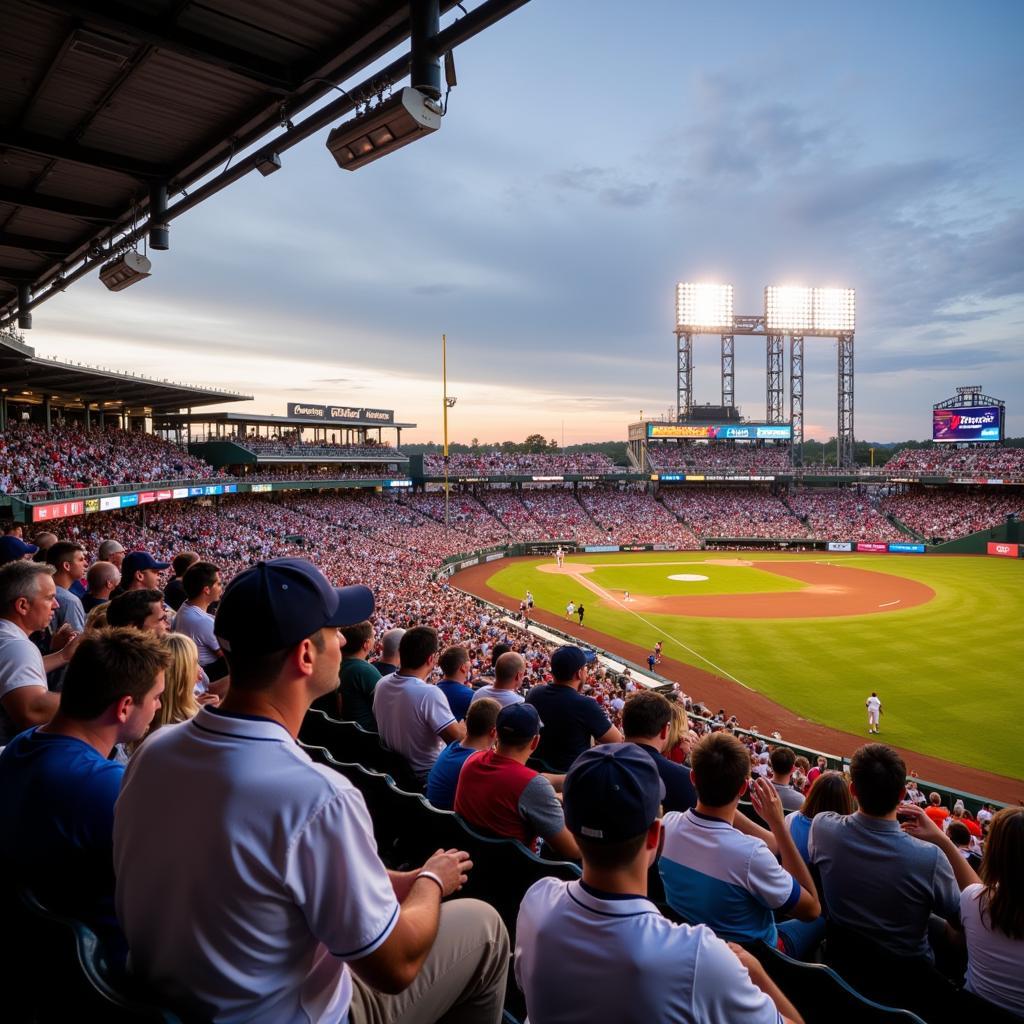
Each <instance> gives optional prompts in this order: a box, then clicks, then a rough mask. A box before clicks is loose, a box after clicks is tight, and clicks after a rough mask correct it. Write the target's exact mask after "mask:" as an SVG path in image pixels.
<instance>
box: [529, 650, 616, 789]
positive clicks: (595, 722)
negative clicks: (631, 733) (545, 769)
mask: <svg viewBox="0 0 1024 1024" xmlns="http://www.w3.org/2000/svg"><path fill="white" fill-rule="evenodd" d="M594 658H595V655H594V652H593V651H583V650H582V649H581V648H579V647H574V646H572V645H571V644H567V645H566V646H564V647H559V648H558V650H556V651H555V652H554V653H553V654H552V655H551V675H552V677H553V679H554V681H553V682H551V683H548V684H547V685H546V686H535V687H534V688H533V689H532V690H530V692H529V694H528V695H527V698H526V702H527V704H532V705H533V706H534V707H535V708H536V709H537V711H538V712H539V714H540V720H541V721H542V722H543V723H544V731H543V732H542V733H541V738H540V744H539V745H538V747H537V757H539V758H540V759H541V760H542V761H543V762H544V763H545V764H548V765H550V766H551V768H552V769H553V770H555V771H561V772H564V771H566V770H567V769H568V768H569V765H571V764H572V763H573V761H575V760H576V758H577V757H578V756H579V755H580V754H581V753H583V751H584V750H586V749H587V748H588V747H589V746H590V742H591V739H593V740H594V741H595V742H597V743H621V742H622V733H620V732H619V730H618V729H616V728H615V726H614V725H612V723H611V721H610V720H609V718H608V716H607V715H606V714H605V713H604V712H603V711H602V710H601V707H600V705H599V704H598V703H597V701H596V700H594V698H593V697H585V696H583V694H581V693H580V692H579V689H580V687H581V686H582V685H583V683H584V682H585V681H586V678H587V673H588V671H589V667H590V664H591V662H593V660H594Z"/></svg>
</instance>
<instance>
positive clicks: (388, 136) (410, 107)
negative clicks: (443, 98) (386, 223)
mask: <svg viewBox="0 0 1024 1024" xmlns="http://www.w3.org/2000/svg"><path fill="white" fill-rule="evenodd" d="M440 127H441V106H440V104H439V103H437V101H436V100H432V99H430V98H429V97H428V96H425V95H424V94H423V93H422V92H420V91H419V90H418V89H413V88H411V87H406V88H405V89H403V90H402V91H401V92H398V93H395V95H394V96H391V97H390V98H389V99H386V100H384V102H383V103H378V104H377V106H375V107H373V108H372V109H370V110H367V111H365V112H364V113H362V114H360V115H359V116H358V117H354V118H352V120H351V121H346V122H345V123H344V124H342V125H339V126H338V127H337V128H335V129H334V131H332V132H331V134H330V135H328V136H327V148H328V149H329V150H330V151H331V155H332V156H333V157H334V159H335V160H336V161H337V163H338V166H339V167H340V168H341V169H342V170H343V171H354V170H357V169H358V168H360V167H363V166H365V165H366V164H369V163H372V162H373V161H374V160H377V159H379V158H380V157H382V156H386V155H387V154H388V153H393V152H394V151H395V150H396V149H401V148H402V147H403V146H407V145H408V144H409V143H410V142H415V140H416V139H418V138H421V137H422V136H424V135H429V134H431V132H436V131H437V129H438V128H440Z"/></svg>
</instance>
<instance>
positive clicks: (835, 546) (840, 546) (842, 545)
mask: <svg viewBox="0 0 1024 1024" xmlns="http://www.w3.org/2000/svg"><path fill="white" fill-rule="evenodd" d="M828 549H829V551H852V550H853V545H852V544H851V543H850V542H849V541H848V540H830V541H829V542H828Z"/></svg>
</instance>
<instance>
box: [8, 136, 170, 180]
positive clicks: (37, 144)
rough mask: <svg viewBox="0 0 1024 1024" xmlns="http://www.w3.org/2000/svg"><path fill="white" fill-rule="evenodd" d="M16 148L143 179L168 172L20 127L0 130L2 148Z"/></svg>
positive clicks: (157, 176)
mask: <svg viewBox="0 0 1024 1024" xmlns="http://www.w3.org/2000/svg"><path fill="white" fill-rule="evenodd" d="M3 148H7V149H16V150H19V151H21V152H22V153H34V154H35V155H36V156H44V157H47V158H48V159H50V160H70V161H71V162H72V163H76V164H82V165H83V166H85V167H93V168H95V169H96V170H100V171H112V172H114V173H115V174H126V175H128V177H130V178H138V179H139V180H140V181H160V180H161V179H162V178H163V177H164V174H165V171H164V168H162V167H159V166H157V165H156V164H149V163H145V162H143V161H141V160H133V159H132V158H131V157H128V156H121V155H120V154H119V153H109V152H107V151H105V150H101V149H92V148H91V147H89V146H80V145H78V143H75V142H65V141H63V140H62V139H53V138H49V137H47V136H46V135H37V134H35V133H33V132H26V131H22V130H21V129H19V128H6V129H0V149H3Z"/></svg>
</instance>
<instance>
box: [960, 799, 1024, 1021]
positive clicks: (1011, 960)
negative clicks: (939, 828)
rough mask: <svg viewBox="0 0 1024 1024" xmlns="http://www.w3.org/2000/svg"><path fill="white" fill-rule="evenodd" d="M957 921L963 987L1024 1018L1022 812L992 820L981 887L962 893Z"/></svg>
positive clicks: (1006, 810)
mask: <svg viewBox="0 0 1024 1024" xmlns="http://www.w3.org/2000/svg"><path fill="white" fill-rule="evenodd" d="M960 920H961V922H962V923H963V930H964V938H965V939H966V940H967V980H966V982H965V983H964V988H966V989H967V991H968V992H973V993H974V994H975V995H977V996H981V998H982V999H987V1000H988V1001H989V1002H990V1003H994V1004H995V1005H996V1006H1001V1007H1002V1008H1003V1009H1004V1010H1009V1011H1010V1012H1011V1013H1016V1014H1021V1015H1024V977H1022V972H1021V966H1022V965H1024V807H1004V808H1003V809H1002V810H1001V811H999V812H998V813H997V814H996V815H994V816H993V818H992V824H991V826H990V828H989V833H988V838H987V839H986V840H985V855H984V857H983V858H982V861H981V882H980V883H977V884H975V885H968V886H967V887H966V888H965V889H964V890H963V892H962V893H960Z"/></svg>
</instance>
